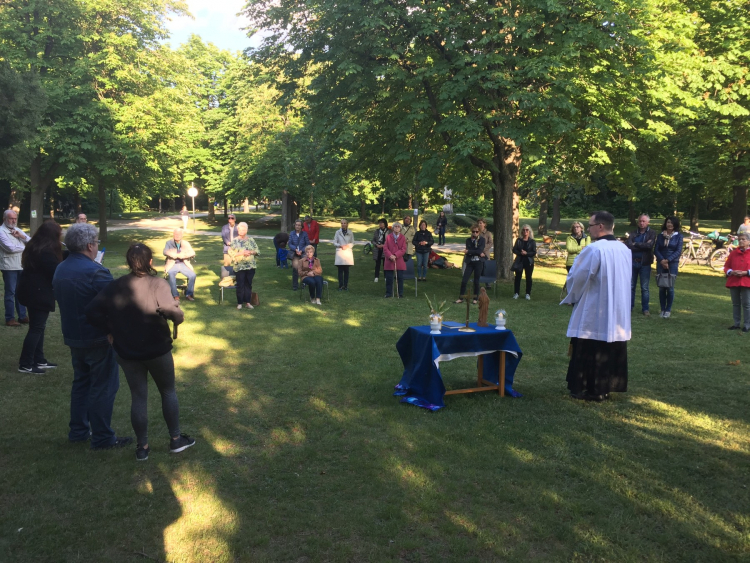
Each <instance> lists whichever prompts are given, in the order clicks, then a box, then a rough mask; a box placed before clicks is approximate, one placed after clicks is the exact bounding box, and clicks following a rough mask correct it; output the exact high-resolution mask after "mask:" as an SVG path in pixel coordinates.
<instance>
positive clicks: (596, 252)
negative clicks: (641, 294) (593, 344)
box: [561, 239, 633, 342]
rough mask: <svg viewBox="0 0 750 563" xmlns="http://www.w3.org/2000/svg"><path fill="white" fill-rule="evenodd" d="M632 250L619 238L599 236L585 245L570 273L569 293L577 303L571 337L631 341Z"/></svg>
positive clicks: (568, 296) (570, 325)
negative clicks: (602, 237)
mask: <svg viewBox="0 0 750 563" xmlns="http://www.w3.org/2000/svg"><path fill="white" fill-rule="evenodd" d="M632 272H633V267H632V254H631V252H630V249H629V248H628V247H627V246H625V245H624V244H623V243H621V242H620V241H618V240H606V239H599V240H597V241H596V242H594V243H592V244H589V245H588V246H586V247H584V249H583V250H582V251H581V253H580V254H579V255H578V257H577V258H576V260H575V262H574V263H573V267H572V268H571V269H570V272H569V273H568V280H567V285H568V295H567V297H566V298H565V299H563V301H562V303H561V304H565V303H567V304H574V306H573V313H572V314H571V316H570V323H568V337H569V338H585V339H589V340H601V341H603V342H623V341H628V340H630V279H631V277H632V275H633V273H632Z"/></svg>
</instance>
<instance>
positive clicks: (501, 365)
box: [498, 351, 505, 397]
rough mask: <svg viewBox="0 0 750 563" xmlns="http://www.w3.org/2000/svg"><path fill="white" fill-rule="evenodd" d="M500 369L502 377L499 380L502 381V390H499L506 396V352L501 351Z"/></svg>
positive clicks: (501, 394)
mask: <svg viewBox="0 0 750 563" xmlns="http://www.w3.org/2000/svg"><path fill="white" fill-rule="evenodd" d="M498 367H499V369H500V374H499V375H500V377H499V379H498V381H499V382H500V390H499V391H498V392H499V393H500V396H501V397H505V352H504V351H503V352H500V365H499V366H498Z"/></svg>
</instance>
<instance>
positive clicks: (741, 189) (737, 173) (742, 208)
mask: <svg viewBox="0 0 750 563" xmlns="http://www.w3.org/2000/svg"><path fill="white" fill-rule="evenodd" d="M747 175H748V170H747V168H746V167H744V166H735V167H734V169H732V177H733V178H734V180H735V182H737V183H736V184H735V185H734V186H733V187H732V215H731V219H732V222H731V227H730V229H731V230H732V232H737V229H739V228H740V225H742V223H743V222H744V220H745V215H747V183H746V182H747Z"/></svg>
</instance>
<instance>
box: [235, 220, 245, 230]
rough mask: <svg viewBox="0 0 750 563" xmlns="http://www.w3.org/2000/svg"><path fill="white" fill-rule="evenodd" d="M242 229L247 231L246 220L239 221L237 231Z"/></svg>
mask: <svg viewBox="0 0 750 563" xmlns="http://www.w3.org/2000/svg"><path fill="white" fill-rule="evenodd" d="M242 229H244V230H245V231H247V223H245V222H244V221H241V222H239V223H237V231H240V230H242Z"/></svg>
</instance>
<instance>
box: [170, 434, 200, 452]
mask: <svg viewBox="0 0 750 563" xmlns="http://www.w3.org/2000/svg"><path fill="white" fill-rule="evenodd" d="M194 445H195V438H191V437H190V436H188V435H187V434H180V437H179V438H177V439H176V440H175V439H174V438H172V439H171V440H170V441H169V451H170V452H171V453H173V454H178V453H180V452H182V451H185V450H186V449H188V448H189V447H191V446H194Z"/></svg>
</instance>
